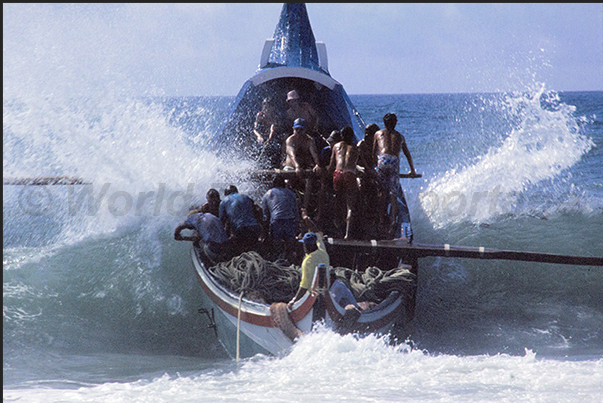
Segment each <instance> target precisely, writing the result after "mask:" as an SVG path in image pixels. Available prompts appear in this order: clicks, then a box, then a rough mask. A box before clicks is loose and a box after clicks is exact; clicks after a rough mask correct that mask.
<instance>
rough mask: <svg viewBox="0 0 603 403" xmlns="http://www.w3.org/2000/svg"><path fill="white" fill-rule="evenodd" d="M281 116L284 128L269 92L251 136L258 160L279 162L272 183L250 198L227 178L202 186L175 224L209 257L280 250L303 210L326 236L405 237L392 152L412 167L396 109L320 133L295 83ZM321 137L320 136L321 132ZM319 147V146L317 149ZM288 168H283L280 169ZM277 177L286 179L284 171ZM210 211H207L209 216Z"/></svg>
mask: <svg viewBox="0 0 603 403" xmlns="http://www.w3.org/2000/svg"><path fill="white" fill-rule="evenodd" d="M287 103H288V106H289V108H288V109H287V111H286V114H285V115H286V118H285V120H287V121H288V122H289V124H290V127H291V129H290V130H292V134H288V132H287V130H286V129H284V128H283V124H282V123H281V120H282V119H279V117H278V116H279V114H278V113H276V111H275V107H274V105H273V103H272V101H271V100H270V99H268V98H267V99H264V102H263V104H262V109H261V110H260V111H259V112H258V113H257V115H256V120H255V124H254V129H253V132H254V136H255V139H256V141H257V144H258V145H260V147H261V148H262V157H263V158H264V159H265V161H266V160H267V161H268V162H267V164H266V165H265V166H270V167H272V168H281V169H282V171H280V172H283V174H277V175H275V176H274V178H273V182H272V187H271V188H270V189H268V190H267V191H266V192H265V194H264V195H263V197H262V199H261V202H259V203H256V202H255V201H254V200H253V199H252V198H251V197H250V196H248V195H245V194H242V193H239V191H238V189H237V187H236V186H235V185H230V186H229V187H228V188H226V189H225V190H224V196H225V198H224V199H223V200H221V199H220V193H219V192H218V191H217V190H216V189H210V190H209V191H208V192H207V195H206V197H207V202H206V203H205V204H204V205H202V206H200V207H197V208H192V209H191V212H190V214H189V217H188V218H187V220H186V221H185V222H184V223H183V224H182V225H181V226H179V227H178V228H177V229H176V233H175V238H176V239H179V238H180V239H184V238H182V237H181V236H180V231H181V230H182V229H184V228H190V229H195V230H196V231H197V232H198V233H199V236H200V237H201V239H202V240H203V243H204V245H205V251H206V253H207V254H208V256H209V257H210V258H211V259H212V260H215V261H217V260H222V259H224V258H228V257H232V256H236V255H237V254H240V253H242V252H244V251H247V250H255V249H257V248H258V243H259V244H261V245H266V244H269V245H270V246H271V247H272V249H277V250H279V251H280V255H281V256H288V255H289V253H290V252H291V251H292V250H294V249H295V248H294V247H292V246H291V245H292V244H293V245H294V242H295V241H296V240H297V239H300V238H302V236H303V234H304V233H305V232H306V228H304V225H303V224H304V220H305V217H307V218H310V217H311V221H312V222H316V224H315V225H316V227H317V228H318V229H320V230H321V231H322V232H323V233H326V234H329V235H330V236H331V237H333V238H344V239H392V238H405V239H406V240H407V241H408V242H412V229H411V226H410V215H409V213H408V207H407V205H406V200H405V198H404V193H403V191H402V188H401V186H400V180H399V173H400V161H399V160H400V153H403V154H404V155H405V157H406V159H407V161H408V164H409V166H410V173H411V175H412V174H416V172H415V168H414V164H413V160H412V156H411V154H410V151H409V149H408V147H407V144H406V141H405V139H404V136H403V135H402V134H400V133H399V132H398V131H397V130H396V129H395V127H396V124H397V117H396V115H395V114H393V113H387V114H386V115H385V116H384V118H383V123H384V128H383V129H380V128H379V126H378V125H377V124H375V123H372V124H369V125H367V126H366V128H365V136H364V138H363V139H362V140H361V141H359V142H358V144H355V143H356V138H355V135H354V131H353V129H352V128H351V127H350V126H345V127H343V128H342V129H341V130H334V131H332V132H331V133H330V135H329V136H328V137H327V136H326V135H323V134H320V133H319V132H318V130H319V129H318V128H319V127H320V125H319V124H318V118H317V114H316V111H315V110H314V108H313V107H312V106H311V105H310V104H309V103H307V102H302V101H301V99H300V97H299V95H298V93H297V91H296V90H292V91H290V92H288V94H287ZM325 137H326V138H325ZM319 150H320V152H319ZM287 171H291V174H287V175H285V174H284V173H285V172H287ZM285 177H286V178H287V179H285ZM208 214H211V215H212V217H209V216H208Z"/></svg>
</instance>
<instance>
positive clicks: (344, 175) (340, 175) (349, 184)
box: [333, 169, 358, 192]
mask: <svg viewBox="0 0 603 403" xmlns="http://www.w3.org/2000/svg"><path fill="white" fill-rule="evenodd" d="M333 189H334V190H335V191H336V192H340V191H342V192H354V191H356V190H358V182H357V181H356V174H355V173H354V172H351V171H340V170H339V169H336V170H335V172H334V173H333Z"/></svg>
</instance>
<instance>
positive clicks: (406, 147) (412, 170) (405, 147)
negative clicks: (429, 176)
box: [402, 137, 417, 175]
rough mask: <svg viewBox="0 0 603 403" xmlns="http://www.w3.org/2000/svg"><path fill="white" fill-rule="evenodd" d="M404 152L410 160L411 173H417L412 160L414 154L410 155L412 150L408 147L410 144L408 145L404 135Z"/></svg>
mask: <svg viewBox="0 0 603 403" xmlns="http://www.w3.org/2000/svg"><path fill="white" fill-rule="evenodd" d="M402 152H403V153H404V156H405V157H406V160H407V161H408V165H409V166H410V173H411V174H413V175H414V174H416V173H417V172H416V171H415V166H414V164H413V162H412V156H411V155H410V150H409V149H408V146H407V145H406V141H405V140H404V137H402Z"/></svg>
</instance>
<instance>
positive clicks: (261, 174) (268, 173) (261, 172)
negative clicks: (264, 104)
mask: <svg viewBox="0 0 603 403" xmlns="http://www.w3.org/2000/svg"><path fill="white" fill-rule="evenodd" d="M323 172H324V171H323ZM235 175H241V176H247V177H250V178H253V179H266V178H270V177H272V176H276V175H282V176H283V177H284V178H285V179H289V178H292V177H294V176H296V175H297V173H296V172H295V170H286V169H254V170H248V171H241V172H238V173H237V174H235ZM363 175H364V172H363V171H360V170H359V171H358V176H360V177H362V176H363ZM301 176H302V178H307V177H311V176H317V174H315V173H314V172H313V171H312V170H311V169H304V170H302V171H301ZM421 177H423V175H421V174H410V173H408V174H400V178H405V179H414V178H421Z"/></svg>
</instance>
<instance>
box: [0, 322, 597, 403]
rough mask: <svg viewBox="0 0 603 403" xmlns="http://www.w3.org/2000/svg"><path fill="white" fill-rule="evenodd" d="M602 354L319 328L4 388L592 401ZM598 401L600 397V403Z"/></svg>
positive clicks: (50, 396)
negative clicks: (246, 352) (582, 356)
mask: <svg viewBox="0 0 603 403" xmlns="http://www.w3.org/2000/svg"><path fill="white" fill-rule="evenodd" d="M602 382H603V360H600V359H599V360H593V361H580V362H572V361H555V360H541V359H538V357H536V355H535V354H534V353H533V352H531V351H529V350H526V352H525V355H524V356H509V355H505V354H499V355H495V356H481V355H480V356H472V357H457V356H449V355H438V356H433V355H430V354H429V353H427V352H423V351H419V350H413V349H411V348H410V347H409V346H408V345H406V344H403V345H401V346H391V345H389V344H388V343H387V340H386V339H383V338H379V337H376V336H369V337H365V338H360V339H359V338H357V337H354V336H352V335H346V336H340V335H338V334H335V333H333V332H330V331H327V330H324V329H322V330H319V331H317V332H313V333H312V334H310V335H307V336H304V338H302V340H300V342H299V343H298V344H296V345H295V346H294V348H293V350H292V351H291V352H290V354H288V355H286V356H284V357H282V358H268V357H264V356H256V357H253V358H250V359H248V360H245V361H244V362H243V363H242V364H241V365H240V367H239V368H238V369H234V370H212V371H207V372H204V373H202V374H199V375H188V376H169V375H167V374H165V375H163V376H161V377H157V378H154V379H153V380H151V381H142V380H141V381H137V382H131V383H105V384H102V385H99V386H93V387H81V388H79V389H77V390H60V389H46V388H44V387H43V386H42V387H41V388H30V389H26V390H6V389H5V390H4V399H5V401H10V400H15V399H21V400H20V401H27V402H32V401H41V400H44V401H47V402H58V401H64V402H71V401H90V402H101V401H113V402H146V401H154V402H174V401H176V402H196V401H199V400H202V401H206V402H217V401H229V402H258V401H265V402H311V401H352V402H368V401H370V402H386V401H413V402H455V401H463V402H491V401H503V402H516V401H563V402H583V401H589V400H591V399H595V398H598V396H599V395H600V391H601V390H600V387H601V383H602ZM591 401H592V400H591Z"/></svg>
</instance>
